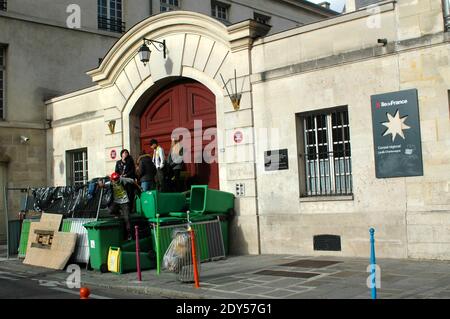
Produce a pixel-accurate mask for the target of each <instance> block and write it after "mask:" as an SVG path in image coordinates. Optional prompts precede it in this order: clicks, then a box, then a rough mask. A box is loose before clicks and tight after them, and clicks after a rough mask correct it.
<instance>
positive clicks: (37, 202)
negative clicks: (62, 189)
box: [33, 187, 56, 212]
mask: <svg viewBox="0 0 450 319" xmlns="http://www.w3.org/2000/svg"><path fill="white" fill-rule="evenodd" d="M55 193H56V188H55V187H42V188H37V189H34V190H33V197H34V207H33V208H34V209H35V210H36V211H39V212H40V211H47V210H48V208H49V207H50V205H51V204H52V203H53V200H54V195H55Z"/></svg>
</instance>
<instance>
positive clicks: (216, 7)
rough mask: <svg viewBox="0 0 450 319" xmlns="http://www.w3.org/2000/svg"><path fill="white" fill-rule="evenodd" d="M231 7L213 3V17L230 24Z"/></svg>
mask: <svg viewBox="0 0 450 319" xmlns="http://www.w3.org/2000/svg"><path fill="white" fill-rule="evenodd" d="M229 7H230V5H229V4H226V3H222V2H217V1H213V2H211V15H212V16H213V17H214V18H216V19H218V20H221V21H224V22H228V21H229V16H228V10H229Z"/></svg>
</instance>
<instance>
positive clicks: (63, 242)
mask: <svg viewBox="0 0 450 319" xmlns="http://www.w3.org/2000/svg"><path fill="white" fill-rule="evenodd" d="M61 220H62V215H59V214H46V213H43V214H42V216H41V220H40V222H36V223H31V225H30V233H29V235H28V248H27V254H26V257H25V260H24V261H23V263H24V264H28V265H33V266H40V267H45V268H51V269H64V267H65V266H66V264H67V262H68V261H69V258H70V256H71V255H72V254H73V252H74V251H75V245H76V241H77V234H74V233H63V232H59V231H58V230H59V226H60V224H61Z"/></svg>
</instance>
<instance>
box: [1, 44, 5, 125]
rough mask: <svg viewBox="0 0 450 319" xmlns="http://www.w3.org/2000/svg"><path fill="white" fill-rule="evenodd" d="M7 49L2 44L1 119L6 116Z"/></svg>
mask: <svg viewBox="0 0 450 319" xmlns="http://www.w3.org/2000/svg"><path fill="white" fill-rule="evenodd" d="M5 71H6V49H5V47H3V46H0V120H3V119H4V118H5V99H6V94H5V81H6V76H5Z"/></svg>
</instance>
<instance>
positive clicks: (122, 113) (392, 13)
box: [47, 0, 450, 259]
mask: <svg viewBox="0 0 450 319" xmlns="http://www.w3.org/2000/svg"><path fill="white" fill-rule="evenodd" d="M347 8H351V6H349V5H348V4H347ZM374 8H375V9H374ZM348 11H349V10H348ZM444 14H445V13H444V10H443V3H442V2H441V1H440V0H425V1H419V2H418V1H413V0H400V1H382V2H378V3H377V4H376V6H375V7H368V8H362V9H360V10H358V11H353V12H348V13H346V14H344V15H341V16H338V17H335V18H333V19H329V20H326V21H322V22H317V23H313V24H309V25H306V26H302V27H298V28H295V29H292V30H289V31H285V32H282V33H278V34H274V35H269V36H267V35H266V34H267V32H268V30H267V27H266V26H265V25H263V24H259V23H257V22H255V21H244V22H241V23H237V24H233V25H230V26H228V27H225V26H224V25H222V24H218V23H217V22H216V21H215V20H213V19H211V18H209V17H206V16H204V15H201V14H194V13H188V12H182V11H179V12H172V13H167V14H164V15H160V16H157V17H152V18H149V19H147V20H144V21H142V22H141V23H139V24H137V25H136V26H135V27H133V28H132V29H131V30H130V31H129V32H128V33H126V34H125V35H124V36H123V37H122V38H121V39H120V40H119V41H118V42H117V43H116V44H115V46H114V47H113V48H112V49H111V50H110V51H109V53H108V55H107V56H106V57H105V59H104V61H103V63H102V64H101V65H100V66H99V67H98V68H97V69H94V70H92V71H90V72H89V73H88V74H89V75H90V76H92V79H93V81H94V82H96V85H95V86H93V87H91V88H88V89H86V90H82V91H78V92H74V93H72V94H70V95H65V96H61V97H58V98H54V99H51V100H49V101H47V110H48V114H47V116H48V118H51V119H52V128H51V129H49V130H48V131H47V143H48V145H49V148H48V158H49V163H48V168H49V170H48V171H49V176H48V179H49V182H50V183H52V184H55V185H63V184H64V183H65V181H66V176H65V174H66V171H65V169H64V167H65V156H66V152H67V150H69V149H72V148H81V147H85V148H87V150H88V152H89V167H90V172H92V173H93V174H94V175H98V176H102V175H104V174H105V173H106V172H109V171H110V170H112V169H113V165H114V160H112V159H111V156H110V155H111V151H113V150H120V149H121V148H123V147H125V148H129V149H130V150H131V152H132V154H133V155H137V154H139V152H140V151H141V148H142V144H141V143H140V130H141V127H140V123H141V122H140V120H139V119H140V117H141V116H142V113H143V112H144V111H145V108H146V107H147V105H149V103H151V101H152V98H154V97H155V96H156V95H157V94H159V92H164V90H165V88H166V87H169V86H170V85H171V83H173V82H174V81H176V80H179V79H180V78H183V79H191V80H195V81H197V82H198V83H200V84H201V85H203V86H205V87H206V88H207V89H209V90H210V91H211V92H212V93H213V94H214V96H215V107H216V117H217V129H218V136H217V150H218V159H219V177H220V189H222V190H225V191H230V192H234V193H235V192H236V189H237V188H236V186H237V184H238V185H239V187H241V186H244V189H245V192H242V193H239V194H236V195H237V197H236V208H237V216H236V218H235V219H234V221H233V225H232V234H231V235H230V237H231V238H232V248H233V251H234V252H235V253H250V254H256V253H288V254H291V253H292V254H303V255H336V256H368V255H369V240H368V239H369V233H368V230H369V228H370V227H374V228H375V230H376V241H377V255H378V256H379V257H389V258H431V259H449V258H450V239H449V236H448V229H449V228H450V219H449V216H450V194H449V186H450V183H449V180H450V175H449V174H450V173H449V172H450V169H449V167H450V163H449V159H450V153H449V150H450V148H449V144H450V121H449V119H450V114H449V111H450V110H449V80H450V66H449V59H450V45H449V33H448V31H447V30H445V27H444V26H445V24H444ZM144 37H145V38H150V39H156V40H165V41H166V43H167V47H168V55H167V57H166V59H164V58H163V56H162V54H158V53H157V52H155V53H153V55H152V57H151V60H150V63H149V64H147V65H146V66H144V64H143V63H141V61H140V60H139V56H138V55H137V51H138V49H139V46H140V45H141V43H142V38H144ZM168 66H170V67H168ZM234 70H236V73H237V76H236V78H235V77H234ZM221 76H222V77H223V78H225V79H226V80H227V81H228V80H231V82H232V81H236V82H237V84H236V85H235V87H238V88H240V89H239V93H240V94H242V97H241V100H240V108H239V109H238V110H235V109H234V108H233V106H232V103H231V102H230V99H229V96H228V93H227V90H226V89H225V87H224V85H223V83H222V80H221ZM228 84H229V83H228ZM410 89H413V90H417V93H418V108H419V113H420V131H421V135H420V143H421V147H422V158H423V174H422V175H420V176H410V177H396V178H377V177H376V168H375V160H374V156H375V154H374V136H373V132H372V125H373V124H372V115H371V97H372V96H375V95H377V94H383V93H389V92H398V91H403V90H410ZM333 114H339V115H336V116H337V117H333V116H335V115H333ZM308 118H310V119H311V118H312V119H314V121H316V122H315V123H319V121H321V120H320V119H321V118H323V119H325V120H324V123H325V122H326V123H328V124H323V125H324V126H323V127H322V126H319V124H316V126H315V127H313V128H312V129H311V127H309V126H308V125H309V124H307V123H308V122H307V121H308ZM337 118H340V120H339V119H337ZM112 120H114V121H115V123H116V126H115V131H114V132H111V131H110V130H109V128H108V123H109V122H110V121H112ZM326 125H331V126H326ZM335 127H339V128H340V129H342V132H343V133H342V134H343V135H342V136H340V137H339V135H336V136H334V135H333V134H331V131H330V133H328V135H327V138H326V141H327V143H328V144H330V145H331V144H333V143H331V140H333V141H335V142H336V143H334V144H341V145H346V147H349V149H348V150H345V151H344V154H345V156H341V158H339V160H342V162H345V165H346V167H347V171H344V173H341V174H340V175H339V174H336V168H334V170H335V171H334V178H335V181H336V180H337V178H341V180H340V181H341V182H342V178H343V179H344V182H345V183H347V182H348V186H346V188H345V191H344V192H342V191H341V192H337V191H336V189H335V188H333V186H331V182H330V183H329V184H328V185H330V186H324V187H325V194H323V193H322V192H320V193H318V192H317V189H316V192H314V191H312V190H311V188H310V187H311V184H310V185H309V186H308V185H306V184H307V183H311V179H309V180H308V178H307V177H308V176H309V177H311V176H310V175H311V171H310V172H309V173H308V174H309V175H308V174H307V173H305V172H306V170H307V169H308V168H307V167H308V164H307V163H306V162H305V161H306V160H307V159H308V160H310V159H311V157H308V156H306V155H308V154H306V153H307V152H309V150H308V149H307V148H305V143H306V144H308V145H307V146H311V145H309V144H311V143H310V142H307V141H308V137H307V135H308V133H309V132H310V131H314V132H315V134H317V135H316V136H317V138H319V139H320V137H318V136H319V135H320V134H322V136H323V134H324V132H325V129H326V128H329V129H330V130H333V129H334V128H335ZM403 128H404V127H403ZM309 129H311V130H309ZM237 132H239V134H236V133H237ZM405 132H406V130H405ZM399 134H400V133H399ZM405 134H408V133H405ZM237 136H239V139H236V137H237ZM322 138H323V137H322ZM398 138H400V137H398ZM312 144H314V143H312ZM316 144H317V145H319V143H316ZM325 144H326V143H322V145H319V146H323V145H325ZM334 144H333V145H334ZM317 145H315V146H317ZM313 146H314V145H313ZM268 150H284V151H283V152H286V153H283V154H285V155H287V157H285V159H287V162H286V161H284V162H283V165H285V166H286V167H284V168H285V169H278V170H270V169H269V170H268V169H267V165H266V164H267V161H266V160H265V157H267V156H268V153H267V151H268ZM331 151H333V149H332V150H331ZM347 152H348V153H347ZM242 154H245V156H243V155H242ZM333 156H335V158H336V157H337V156H338V155H336V153H333ZM316 159H318V161H319V163H322V164H319V165H323V163H324V158H323V157H320V155H319V156H318V157H316ZM320 159H322V162H321V161H320ZM328 163H329V161H328ZM305 167H306V170H305ZM330 167H331V166H329V167H328V169H331V168H330ZM350 167H351V168H350ZM328 176H331V173H329V172H328V171H327V173H326V174H323V173H322V175H320V173H319V176H316V178H319V179H320V178H322V182H321V183H326V182H324V181H326V178H328ZM316 181H317V180H316ZM335 183H336V182H335ZM323 185H325V184H323ZM335 185H336V184H335ZM308 187H309V188H308ZM327 187H331V188H330V189H328V191H327ZM335 187H336V186H335ZM341 187H342V186H341ZM239 189H241V188H239ZM332 190H334V192H333V191H332ZM320 195H326V196H320ZM320 235H331V236H329V237H330V238H331V237H332V238H334V239H335V240H337V241H338V242H339V245H336V241H334V242H333V244H331V242H330V243H328V245H329V248H328V249H327V248H326V246H327V245H326V244H325V248H324V247H322V248H318V247H319V246H320V243H319V242H315V239H319V238H320ZM317 236H319V237H317ZM316 246H317V247H316ZM331 246H334V247H332V248H330V247H331ZM335 246H339V247H338V249H336V247H335Z"/></svg>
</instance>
